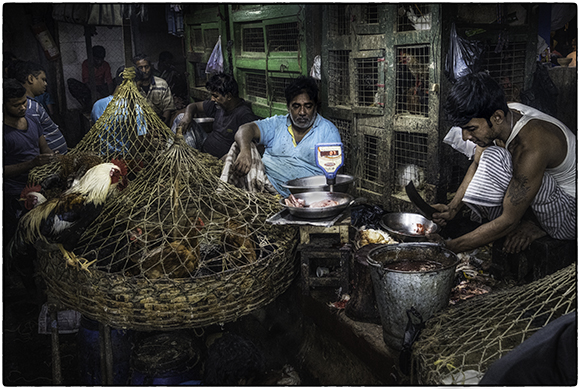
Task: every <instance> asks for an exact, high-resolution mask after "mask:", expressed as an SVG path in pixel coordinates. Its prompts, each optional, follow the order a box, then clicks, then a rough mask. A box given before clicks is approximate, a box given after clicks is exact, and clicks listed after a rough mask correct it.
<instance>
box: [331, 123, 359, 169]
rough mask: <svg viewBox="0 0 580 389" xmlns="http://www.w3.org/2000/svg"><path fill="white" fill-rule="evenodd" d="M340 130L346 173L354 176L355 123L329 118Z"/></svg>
mask: <svg viewBox="0 0 580 389" xmlns="http://www.w3.org/2000/svg"><path fill="white" fill-rule="evenodd" d="M328 119H329V120H330V121H331V122H332V123H333V124H334V125H335V126H336V128H337V129H338V133H339V134H340V139H341V140H342V147H343V153H344V167H345V168H344V170H345V173H350V174H354V169H353V160H354V153H353V152H354V150H353V123H352V120H345V119H338V118H333V117H329V118H328Z"/></svg>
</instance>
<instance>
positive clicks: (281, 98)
mask: <svg viewBox="0 0 580 389" xmlns="http://www.w3.org/2000/svg"><path fill="white" fill-rule="evenodd" d="M292 81H293V78H289V77H270V86H271V91H272V101H275V102H277V103H282V104H286V95H285V93H284V91H285V90H286V87H287V86H288V85H290V84H291V83H292Z"/></svg>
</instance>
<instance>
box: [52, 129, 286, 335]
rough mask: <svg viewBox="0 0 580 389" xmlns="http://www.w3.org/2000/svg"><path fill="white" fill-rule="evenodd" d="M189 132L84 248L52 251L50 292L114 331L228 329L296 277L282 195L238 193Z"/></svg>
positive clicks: (115, 205) (109, 208) (108, 208)
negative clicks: (69, 259)
mask: <svg viewBox="0 0 580 389" xmlns="http://www.w3.org/2000/svg"><path fill="white" fill-rule="evenodd" d="M203 155H204V154H203V153H201V152H199V151H197V150H195V149H193V148H191V147H190V146H188V145H187V144H186V143H185V141H184V140H183V137H182V136H181V135H180V134H179V135H178V136H176V137H175V141H174V143H173V144H172V145H171V147H170V148H169V149H168V150H167V151H165V152H163V153H160V154H159V155H158V157H157V159H156V160H155V161H151V163H150V164H149V165H148V166H146V167H144V168H143V169H142V171H141V172H140V173H139V175H138V176H137V177H136V178H135V179H134V180H133V181H131V183H130V184H129V186H128V187H127V188H126V189H124V190H123V191H122V192H121V193H120V194H119V195H118V196H117V197H115V198H114V199H113V200H111V201H109V202H108V203H107V204H106V205H105V208H104V210H103V211H102V212H101V214H100V215H99V217H98V218H97V219H96V220H95V221H94V222H93V223H92V224H91V226H90V227H89V229H88V230H87V231H86V232H85V233H84V234H83V236H82V237H81V240H80V241H79V244H78V245H77V248H76V249H74V253H75V254H76V256H77V258H78V260H79V266H77V267H70V266H67V265H66V261H65V259H64V258H63V256H62V255H61V254H60V252H59V251H52V250H48V251H47V250H45V251H44V252H43V257H44V258H43V261H42V263H43V266H42V267H43V273H44V275H45V276H46V277H45V278H46V282H47V286H48V288H49V290H50V291H51V292H52V293H53V294H55V295H56V296H57V297H59V299H60V300H61V301H62V302H63V303H64V304H65V305H70V306H71V307H73V308H74V309H76V310H78V311H80V312H81V313H83V314H85V315H87V316H89V317H91V318H93V319H96V320H99V321H101V322H104V323H109V324H111V325H113V326H114V327H121V328H135V329H142V330H150V329H176V328H190V327H202V326H206V325H210V324H216V323H224V322H228V321H232V320H235V319H236V318H238V317H240V316H242V315H244V314H247V313H249V312H250V311H252V310H254V309H256V308H258V307H261V306H263V305H265V304H267V303H269V302H271V301H272V300H273V299H275V298H276V297H277V296H278V295H279V294H280V293H282V292H283V291H284V290H286V288H287V287H288V286H289V285H290V283H291V281H292V280H293V278H294V275H295V271H296V269H295V261H294V255H293V254H294V248H295V246H296V243H297V239H296V238H297V230H296V228H294V227H287V226H286V227H280V226H272V225H270V224H268V223H266V219H267V218H268V217H269V216H271V215H272V214H274V213H276V212H278V211H280V209H281V208H280V207H281V206H280V205H279V203H278V196H272V195H270V194H266V193H252V192H248V191H245V190H242V189H238V188H236V187H234V186H232V185H230V184H228V183H226V182H223V181H221V180H220V179H219V177H218V176H216V175H215V174H213V173H212V172H211V169H208V166H207V164H206V163H205V161H206V160H205V159H204V158H203Z"/></svg>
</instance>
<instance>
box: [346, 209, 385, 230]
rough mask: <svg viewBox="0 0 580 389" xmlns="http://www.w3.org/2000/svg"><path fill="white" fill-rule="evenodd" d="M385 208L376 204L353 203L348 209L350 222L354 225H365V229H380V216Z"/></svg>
mask: <svg viewBox="0 0 580 389" xmlns="http://www.w3.org/2000/svg"><path fill="white" fill-rule="evenodd" d="M384 214H385V210H384V209H382V208H381V207H379V206H378V205H369V204H361V205H355V206H353V207H352V208H351V211H350V224H351V225H353V226H354V227H362V226H366V228H367V229H371V230H380V229H381V227H380V222H381V218H382V217H383V215H384Z"/></svg>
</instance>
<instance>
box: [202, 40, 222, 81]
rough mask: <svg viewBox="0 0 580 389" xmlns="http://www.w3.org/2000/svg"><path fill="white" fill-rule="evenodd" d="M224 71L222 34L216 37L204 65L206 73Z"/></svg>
mask: <svg viewBox="0 0 580 389" xmlns="http://www.w3.org/2000/svg"><path fill="white" fill-rule="evenodd" d="M223 71H224V55H223V53H222V36H221V35H220V36H219V37H218V41H217V43H216V44H215V46H214V48H213V51H212V52H211V56H210V57H209V60H208V61H207V65H206V66H205V72H206V73H207V74H214V73H221V72H223Z"/></svg>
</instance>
